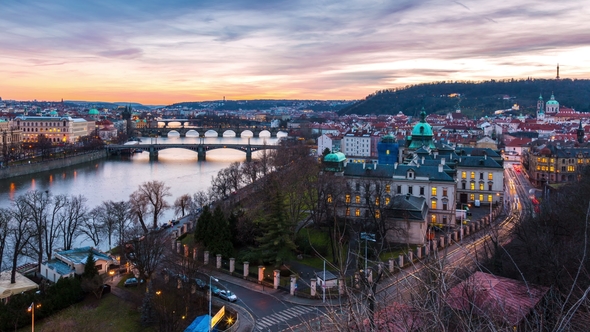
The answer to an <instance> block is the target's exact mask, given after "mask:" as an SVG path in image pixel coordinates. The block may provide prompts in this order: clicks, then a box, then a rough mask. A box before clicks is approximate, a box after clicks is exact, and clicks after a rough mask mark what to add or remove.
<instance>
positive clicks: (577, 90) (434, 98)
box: [338, 79, 590, 117]
mask: <svg viewBox="0 0 590 332" xmlns="http://www.w3.org/2000/svg"><path fill="white" fill-rule="evenodd" d="M551 93H553V94H554V95H555V99H556V100H557V101H558V102H559V104H560V105H563V106H566V107H570V108H574V109H575V110H576V111H581V112H588V111H590V80H586V79H584V80H571V79H561V80H544V79H526V80H514V79H513V80H504V81H495V80H491V81H484V82H435V83H425V84H418V85H411V86H406V87H404V88H398V89H390V90H383V91H377V92H376V93H374V94H371V95H369V96H367V97H366V98H365V99H363V100H360V101H358V102H356V103H354V104H352V105H350V106H348V107H346V108H344V109H342V110H341V111H339V112H338V113H339V114H340V115H345V114H358V115H364V114H397V113H399V112H400V111H401V112H403V113H404V114H406V115H418V114H419V112H420V111H421V109H422V107H424V110H425V111H426V113H428V114H430V113H447V112H452V111H455V110H456V109H457V108H460V109H461V111H462V113H464V114H465V115H467V116H469V117H480V116H483V115H490V114H492V113H493V112H494V111H496V110H504V109H509V108H511V107H512V105H514V104H518V105H519V106H520V111H519V112H522V113H525V114H526V113H531V112H533V111H535V110H536V107H537V100H538V99H539V95H540V94H542V96H543V100H544V101H545V102H546V101H547V100H549V99H550V97H551ZM506 96H509V97H510V98H509V99H507V98H506Z"/></svg>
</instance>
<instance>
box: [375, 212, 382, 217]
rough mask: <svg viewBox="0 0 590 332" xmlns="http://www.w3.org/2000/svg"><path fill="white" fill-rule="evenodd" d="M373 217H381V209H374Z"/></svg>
mask: <svg viewBox="0 0 590 332" xmlns="http://www.w3.org/2000/svg"><path fill="white" fill-rule="evenodd" d="M375 218H381V211H379V210H377V211H375Z"/></svg>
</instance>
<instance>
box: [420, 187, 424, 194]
mask: <svg viewBox="0 0 590 332" xmlns="http://www.w3.org/2000/svg"><path fill="white" fill-rule="evenodd" d="M420 196H424V187H420Z"/></svg>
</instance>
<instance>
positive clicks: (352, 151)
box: [342, 131, 371, 162]
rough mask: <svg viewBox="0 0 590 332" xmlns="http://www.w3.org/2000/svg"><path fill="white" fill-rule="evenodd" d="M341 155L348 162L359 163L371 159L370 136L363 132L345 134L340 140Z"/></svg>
mask: <svg viewBox="0 0 590 332" xmlns="http://www.w3.org/2000/svg"><path fill="white" fill-rule="evenodd" d="M342 153H344V155H346V156H347V157H348V158H349V161H350V162H361V161H364V160H366V159H368V158H370V157H371V135H370V134H369V133H367V132H364V131H357V132H352V133H347V134H345V135H344V138H343V139H342Z"/></svg>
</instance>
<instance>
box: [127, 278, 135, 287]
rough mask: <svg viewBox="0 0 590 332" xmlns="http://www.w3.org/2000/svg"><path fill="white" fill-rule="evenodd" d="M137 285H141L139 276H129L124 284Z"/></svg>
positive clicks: (128, 285)
mask: <svg viewBox="0 0 590 332" xmlns="http://www.w3.org/2000/svg"><path fill="white" fill-rule="evenodd" d="M137 285H139V281H138V280H137V278H129V279H127V280H125V283H124V284H123V286H125V287H134V286H137Z"/></svg>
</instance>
